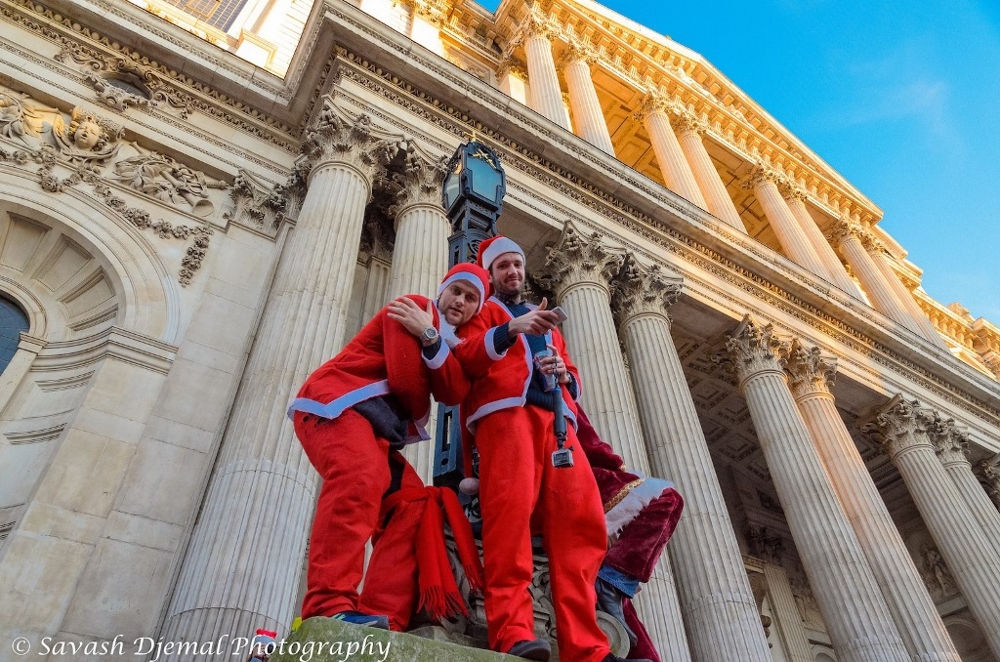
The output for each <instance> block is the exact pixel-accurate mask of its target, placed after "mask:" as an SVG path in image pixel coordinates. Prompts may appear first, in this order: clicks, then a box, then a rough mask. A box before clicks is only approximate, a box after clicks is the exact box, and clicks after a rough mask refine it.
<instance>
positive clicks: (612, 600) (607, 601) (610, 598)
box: [594, 577, 639, 646]
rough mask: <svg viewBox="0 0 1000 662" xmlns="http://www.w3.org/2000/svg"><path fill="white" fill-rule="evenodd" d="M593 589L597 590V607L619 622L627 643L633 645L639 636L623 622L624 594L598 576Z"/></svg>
mask: <svg viewBox="0 0 1000 662" xmlns="http://www.w3.org/2000/svg"><path fill="white" fill-rule="evenodd" d="M594 589H595V590H596V591H597V608H598V609H599V610H600V611H603V612H604V613H605V614H607V615H608V616H610V617H611V618H613V619H615V620H616V621H618V622H619V623H621V625H622V627H623V628H625V634H627V635H628V641H629V644H630V645H632V646H635V645H636V643H637V642H638V641H639V638H638V637H637V636H635V632H632V628H630V627H629V626H628V624H627V623H626V622H625V611H624V610H623V609H622V600H623V599H624V598H625V594H624V593H622V592H621V591H619V590H618V589H617V588H615V587H614V585H612V584H611V583H610V582H607V581H605V580H603V579H601V578H600V577H598V578H597V583H596V584H595V585H594Z"/></svg>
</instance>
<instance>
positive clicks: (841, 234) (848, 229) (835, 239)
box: [826, 217, 867, 246]
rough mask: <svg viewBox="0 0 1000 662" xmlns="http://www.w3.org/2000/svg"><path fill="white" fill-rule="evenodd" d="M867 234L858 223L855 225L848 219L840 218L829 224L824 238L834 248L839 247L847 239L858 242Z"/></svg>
mask: <svg viewBox="0 0 1000 662" xmlns="http://www.w3.org/2000/svg"><path fill="white" fill-rule="evenodd" d="M865 234H867V231H866V230H865V228H864V227H863V226H862V225H861V224H860V223H855V222H854V221H851V220H850V219H848V218H844V217H841V218H839V219H837V220H836V221H834V222H833V223H831V224H830V228H829V229H828V230H827V232H826V237H827V238H828V239H829V240H830V243H832V244H833V245H835V246H839V245H840V244H841V243H843V241H844V240H845V239H847V238H848V237H855V238H857V239H858V240H859V241H860V240H861V238H862V237H863V236H864V235H865Z"/></svg>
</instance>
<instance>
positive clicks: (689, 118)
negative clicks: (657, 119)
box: [671, 113, 705, 136]
mask: <svg viewBox="0 0 1000 662" xmlns="http://www.w3.org/2000/svg"><path fill="white" fill-rule="evenodd" d="M671 124H673V125H674V131H676V132H677V135H678V136H684V135H687V134H689V133H694V134H701V133H703V132H704V131H705V126H704V125H703V124H702V122H701V120H699V119H698V118H697V117H695V116H694V115H692V114H691V113H680V114H679V115H677V116H676V117H675V118H674V119H673V120H672V121H671Z"/></svg>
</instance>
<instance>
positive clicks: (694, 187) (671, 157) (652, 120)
mask: <svg viewBox="0 0 1000 662" xmlns="http://www.w3.org/2000/svg"><path fill="white" fill-rule="evenodd" d="M669 107H670V103H669V101H668V100H667V99H666V97H665V96H663V95H662V94H659V93H652V94H649V95H648V96H647V97H646V99H645V101H644V102H643V106H642V110H641V111H640V112H639V115H638V116H639V117H640V118H641V119H642V121H643V124H645V126H646V133H648V134H649V141H650V142H651V143H652V145H653V152H654V153H655V154H656V162H657V163H658V164H659V165H660V172H661V173H662V174H663V181H664V182H666V184H667V188H668V189H670V190H671V191H673V192H674V193H677V194H678V195H680V196H681V197H683V198H686V199H688V200H690V201H691V202H693V203H694V204H696V205H698V206H699V207H701V208H702V209H708V204H707V203H706V202H705V197H704V196H703V195H702V194H701V189H699V188H698V182H697V180H695V178H694V173H693V172H691V166H690V165H689V164H688V162H687V159H686V158H685V156H684V152H683V151H681V145H680V143H679V142H678V141H677V135H676V134H675V133H674V129H673V127H671V126H670V117H669V116H668V115H667V111H668V109H669Z"/></svg>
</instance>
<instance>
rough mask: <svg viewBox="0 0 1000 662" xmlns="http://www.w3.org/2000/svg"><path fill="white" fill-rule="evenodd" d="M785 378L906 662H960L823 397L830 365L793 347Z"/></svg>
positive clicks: (814, 351) (833, 366) (813, 352)
mask: <svg viewBox="0 0 1000 662" xmlns="http://www.w3.org/2000/svg"><path fill="white" fill-rule="evenodd" d="M785 370H786V371H787V372H788V374H789V376H790V385H791V388H792V393H793V394H794V396H795V402H796V404H797V405H798V408H799V413H800V414H801V415H802V419H803V420H804V421H805V424H806V427H807V428H808V429H809V434H810V436H811V437H812V440H813V443H814V444H815V446H816V448H817V449H818V450H819V454H820V456H821V458H822V460H823V466H824V467H826V472H827V474H828V475H829V476H830V481H831V482H832V483H833V488H834V490H835V491H836V493H837V496H838V497H839V498H840V503H841V505H842V506H843V508H844V510H845V511H846V513H847V518H848V520H849V521H850V523H851V526H852V527H853V529H854V533H855V534H856V535H857V537H858V542H860V543H861V548H862V549H863V550H864V553H865V558H867V559H868V563H869V564H870V565H871V568H872V570H873V571H874V573H875V577H876V579H877V580H878V582H879V586H880V587H881V588H882V593H883V594H884V595H885V598H886V601H887V602H888V603H889V607H890V609H891V610H892V613H893V617H894V619H895V622H896V625H897V627H898V628H899V632H900V634H901V635H902V637H903V643H905V644H906V648H907V650H908V651H909V653H910V655H911V656H912V659H916V660H927V661H928V662H930V661H932V660H934V661H940V662H944V661H947V662H960V659H961V658H960V657H959V655H958V652H957V651H956V650H955V646H954V644H953V643H952V641H951V638H950V637H949V636H948V632H947V630H946V629H945V627H944V623H943V622H942V621H941V617H940V615H938V612H937V608H936V607H935V606H934V601H933V600H932V599H931V597H930V594H928V592H927V588H926V587H925V586H924V582H923V580H922V579H921V578H920V573H919V572H918V571H917V568H916V566H915V565H914V564H913V559H912V558H911V557H910V554H909V552H908V551H907V550H906V546H905V545H904V544H903V539H902V538H901V537H900V535H899V531H898V530H897V529H896V525H895V523H894V522H893V521H892V517H891V516H890V515H889V510H888V509H887V508H886V506H885V502H884V501H883V500H882V496H881V495H880V494H879V491H878V488H877V487H875V483H874V482H873V481H872V478H871V474H870V473H869V472H868V468H867V467H866V466H865V463H864V460H862V459H861V455H860V454H859V453H858V449H857V446H855V444H854V440H853V439H851V435H850V433H849V432H848V431H847V427H846V426H845V425H844V421H843V419H842V418H841V417H840V414H839V413H838V412H837V405H836V403H835V402H834V397H833V394H832V393H831V392H830V387H831V386H832V385H833V379H834V375H835V373H836V370H837V361H836V359H834V358H829V357H825V356H823V355H822V354H821V352H820V350H819V349H818V348H816V347H812V348H806V347H804V346H803V345H801V344H799V342H798V341H794V342H793V343H792V345H791V347H790V348H789V351H788V352H787V355H786V357H785Z"/></svg>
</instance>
